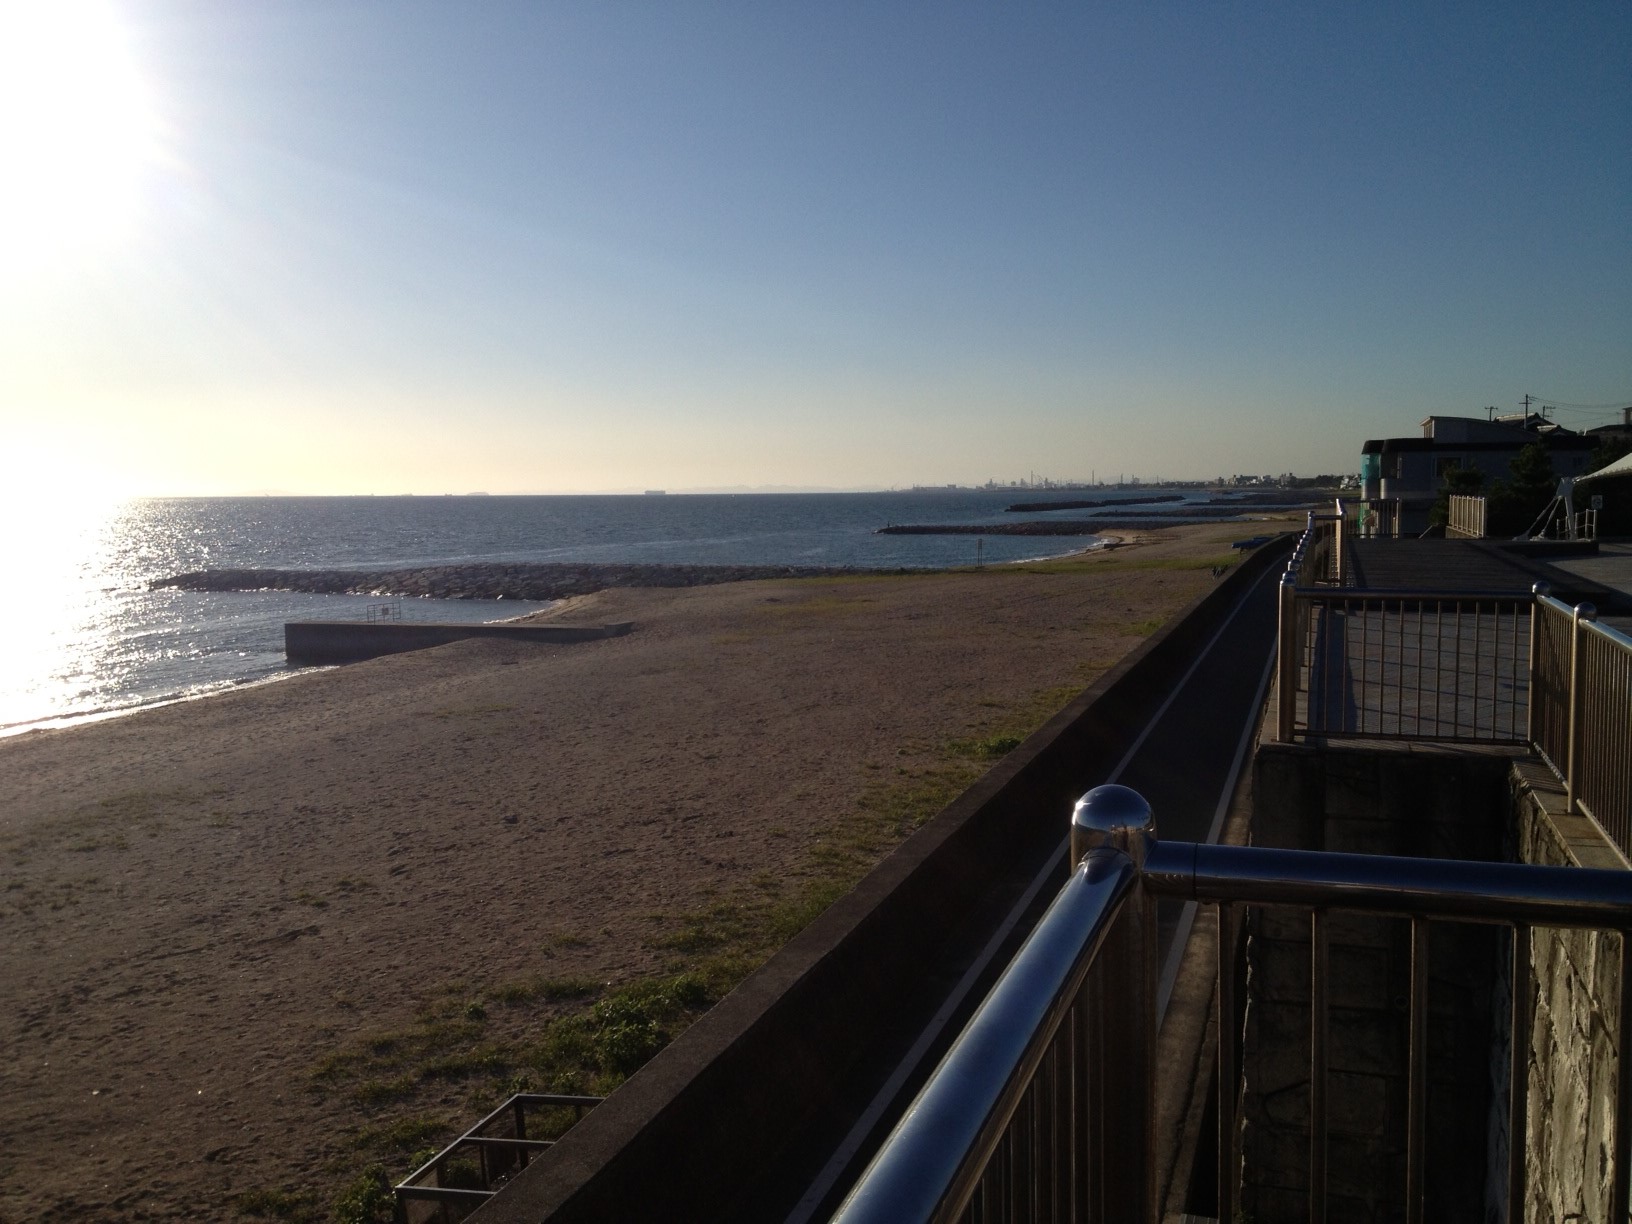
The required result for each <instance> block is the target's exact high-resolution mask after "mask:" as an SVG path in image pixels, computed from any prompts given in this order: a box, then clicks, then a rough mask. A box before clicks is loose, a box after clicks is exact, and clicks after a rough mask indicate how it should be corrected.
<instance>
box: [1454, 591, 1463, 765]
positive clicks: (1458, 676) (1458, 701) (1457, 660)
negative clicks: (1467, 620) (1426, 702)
mask: <svg viewBox="0 0 1632 1224" xmlns="http://www.w3.org/2000/svg"><path fill="white" fill-rule="evenodd" d="M1452 659H1453V667H1454V670H1453V671H1452V672H1451V684H1452V686H1453V687H1452V692H1453V693H1454V694H1455V697H1454V700H1453V701H1452V703H1451V718H1452V720H1453V721H1452V723H1451V734H1452V735H1455V734H1456V732H1457V729H1458V728H1459V727H1460V726H1461V725H1462V724H1461V718H1462V606H1461V605H1460V604H1458V605H1457V606H1456V653H1455V654H1454V655H1453V656H1452Z"/></svg>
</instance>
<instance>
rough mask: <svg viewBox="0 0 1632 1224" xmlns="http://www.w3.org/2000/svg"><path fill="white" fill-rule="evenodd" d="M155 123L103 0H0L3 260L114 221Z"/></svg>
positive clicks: (122, 212) (4, 263) (84, 235)
mask: <svg viewBox="0 0 1632 1224" xmlns="http://www.w3.org/2000/svg"><path fill="white" fill-rule="evenodd" d="M156 146H157V124H156V122H155V118H154V112H153V107H152V104H151V101H150V98H149V94H148V89H147V86H146V84H145V82H144V81H143V79H142V75H141V73H140V71H139V70H138V68H137V65H136V61H135V59H134V57H133V56H132V54H131V50H130V47H129V44H128V38H127V35H126V32H125V30H124V28H123V26H122V24H121V22H120V19H119V16H118V14H117V13H116V12H115V11H114V10H113V8H112V7H110V5H109V4H107V3H104V2H101V0H0V270H3V269H5V268H8V267H9V268H11V269H12V270H13V271H18V270H21V269H23V268H26V267H27V266H29V265H30V264H32V263H34V262H36V261H40V260H45V259H49V258H50V257H51V256H52V255H54V254H56V253H58V252H60V251H62V250H63V249H65V248H67V249H72V248H74V247H78V246H81V245H84V244H87V243H95V242H98V241H101V240H103V239H105V238H107V237H108V236H109V235H110V234H112V233H115V232H117V231H118V229H119V228H120V226H121V225H122V224H124V223H125V222H126V221H127V220H128V219H129V217H130V216H131V214H132V212H133V210H134V206H135V204H136V202H137V194H138V191H139V189H140V186H141V177H142V174H143V172H144V171H145V170H146V169H147V168H148V167H149V166H150V165H151V164H152V163H153V161H154V158H155V152H156Z"/></svg>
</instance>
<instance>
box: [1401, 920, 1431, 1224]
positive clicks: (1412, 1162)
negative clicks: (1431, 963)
mask: <svg viewBox="0 0 1632 1224" xmlns="http://www.w3.org/2000/svg"><path fill="white" fill-rule="evenodd" d="M1427 1067H1428V920H1427V919H1426V918H1422V917H1419V916H1415V915H1414V916H1413V917H1412V919H1411V1046H1410V1067H1409V1071H1408V1074H1407V1084H1406V1093H1405V1098H1406V1138H1405V1150H1406V1159H1405V1218H1406V1224H1422V1191H1423V1184H1424V1172H1425V1171H1424V1168H1423V1163H1422V1162H1423V1152H1424V1147H1425V1144H1424V1124H1425V1121H1426V1117H1427V1108H1428V1078H1427Z"/></svg>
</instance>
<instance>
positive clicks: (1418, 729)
mask: <svg viewBox="0 0 1632 1224" xmlns="http://www.w3.org/2000/svg"><path fill="white" fill-rule="evenodd" d="M1412 729H1413V730H1414V732H1415V733H1416V734H1417V735H1421V734H1422V605H1421V604H1420V603H1419V604H1418V605H1417V671H1416V722H1415V723H1414V724H1413V728H1412Z"/></svg>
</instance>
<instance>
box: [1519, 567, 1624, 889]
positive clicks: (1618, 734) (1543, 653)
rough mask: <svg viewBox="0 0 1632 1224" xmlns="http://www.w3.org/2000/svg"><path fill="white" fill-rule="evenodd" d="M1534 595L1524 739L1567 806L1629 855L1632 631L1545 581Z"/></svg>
mask: <svg viewBox="0 0 1632 1224" xmlns="http://www.w3.org/2000/svg"><path fill="white" fill-rule="evenodd" d="M1535 602H1536V610H1535V617H1534V620H1533V626H1534V628H1533V631H1532V634H1531V645H1530V671H1531V674H1532V677H1533V681H1532V686H1531V693H1532V697H1531V702H1530V719H1529V725H1528V735H1529V739H1530V742H1531V743H1533V744H1534V745H1535V747H1536V749H1537V750H1538V751H1539V752H1540V753H1541V754H1542V755H1543V756H1544V757H1545V758H1546V759H1547V762H1548V764H1549V765H1551V766H1552V767H1553V771H1554V772H1555V773H1557V774H1558V776H1559V778H1560V779H1561V780H1562V781H1563V783H1564V795H1565V802H1566V803H1567V805H1568V808H1569V810H1570V811H1572V812H1574V811H1579V812H1580V813H1581V814H1582V815H1584V816H1586V817H1588V818H1589V819H1591V820H1592V821H1594V822H1595V823H1596V824H1597V825H1598V827H1599V828H1600V829H1602V830H1603V832H1604V835H1605V836H1606V837H1608V838H1609V840H1610V841H1611V842H1613V843H1614V844H1615V846H1616V847H1617V848H1618V849H1619V850H1620V852H1621V854H1622V855H1624V856H1627V857H1628V858H1629V859H1632V638H1628V637H1627V636H1626V635H1625V634H1623V633H1618V632H1617V631H1616V630H1614V629H1611V628H1610V627H1609V626H1607V625H1600V624H1599V623H1598V621H1597V615H1598V614H1597V610H1596V609H1595V608H1594V607H1593V606H1592V605H1591V604H1578V605H1576V606H1575V607H1573V608H1572V607H1570V606H1569V605H1568V604H1565V603H1563V602H1561V601H1560V600H1557V599H1554V598H1553V597H1552V596H1551V595H1549V594H1548V593H1547V589H1546V587H1545V586H1543V585H1540V584H1538V585H1537V587H1536V600H1535Z"/></svg>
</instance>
